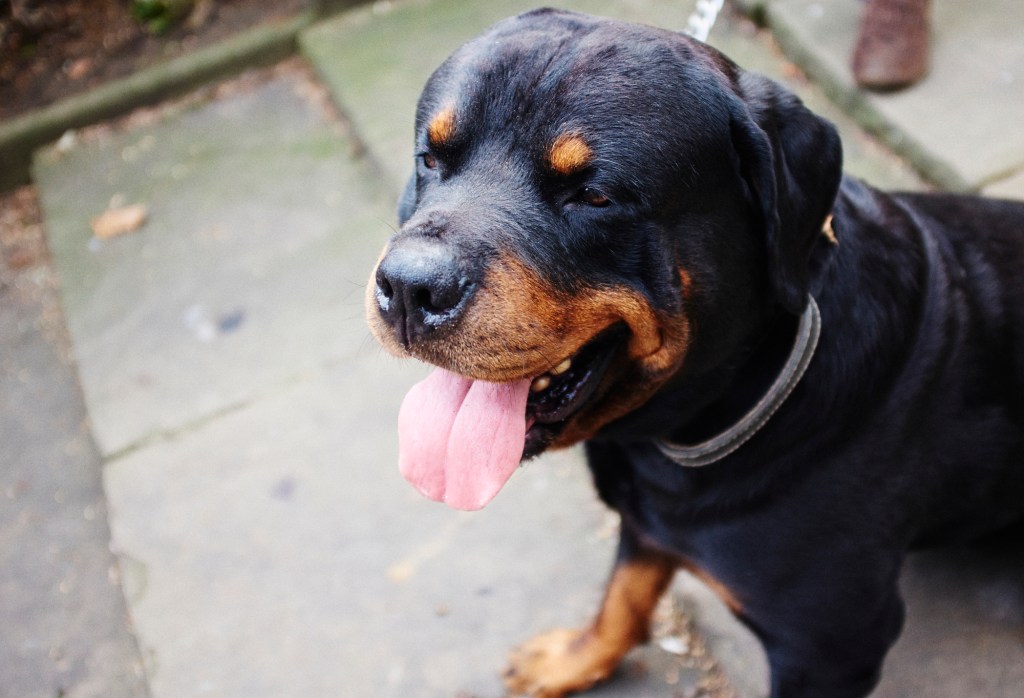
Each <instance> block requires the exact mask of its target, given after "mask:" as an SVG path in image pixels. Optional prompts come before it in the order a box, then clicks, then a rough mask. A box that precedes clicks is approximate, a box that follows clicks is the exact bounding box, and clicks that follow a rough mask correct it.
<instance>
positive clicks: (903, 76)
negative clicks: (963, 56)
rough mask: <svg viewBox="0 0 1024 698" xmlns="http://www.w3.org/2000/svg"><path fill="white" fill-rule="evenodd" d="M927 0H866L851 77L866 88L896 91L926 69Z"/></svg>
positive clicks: (909, 83)
mask: <svg viewBox="0 0 1024 698" xmlns="http://www.w3.org/2000/svg"><path fill="white" fill-rule="evenodd" d="M928 4H929V0H867V7H865V8H864V16H863V17H862V18H861V23H860V34H859V35H858V36H857V46H856V47H855V48H854V51H853V76H854V78H855V79H856V80H857V84H858V85H860V86H861V87H864V88H866V89H869V90H898V89H900V88H903V87H907V86H908V85H912V84H913V83H915V82H917V81H918V80H920V79H921V78H922V77H924V74H925V73H926V72H928V33H929V29H928Z"/></svg>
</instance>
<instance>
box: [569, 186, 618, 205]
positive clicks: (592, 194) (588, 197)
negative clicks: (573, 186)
mask: <svg viewBox="0 0 1024 698" xmlns="http://www.w3.org/2000/svg"><path fill="white" fill-rule="evenodd" d="M576 198H577V199H578V200H579V201H580V203H584V204H586V205H587V206H594V207H596V208H601V207H603V206H607V205H608V204H610V203H611V199H609V198H608V197H607V196H605V195H604V194H603V193H601V192H600V191H599V190H597V189H594V188H593V187H583V188H582V189H580V191H579V193H578V194H577V195H576Z"/></svg>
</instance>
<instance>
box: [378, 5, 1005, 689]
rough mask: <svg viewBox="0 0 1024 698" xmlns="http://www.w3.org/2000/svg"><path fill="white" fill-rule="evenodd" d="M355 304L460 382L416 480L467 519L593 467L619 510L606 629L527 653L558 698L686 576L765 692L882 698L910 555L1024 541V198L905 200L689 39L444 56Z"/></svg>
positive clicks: (554, 41)
mask: <svg viewBox="0 0 1024 698" xmlns="http://www.w3.org/2000/svg"><path fill="white" fill-rule="evenodd" d="M416 123H417V126H416V152H417V156H416V162H417V164H416V174H415V176H414V177H413V179H412V180H411V181H410V183H409V186H408V188H407V190H406V192H405V195H404V196H403V199H402V202H401V205H400V218H401V222H402V227H401V230H399V232H398V233H397V234H395V235H394V237H392V239H391V240H390V241H389V242H388V244H387V247H386V249H385V251H384V254H383V256H382V257H381V260H380V262H379V264H378V266H377V268H376V269H375V271H374V273H373V275H372V277H371V280H370V289H369V292H368V295H367V302H368V313H369V320H370V326H371V328H372V330H373V332H374V334H375V336H376V337H377V338H378V339H379V340H380V342H381V343H382V344H383V345H384V346H385V347H386V348H387V349H388V350H390V351H391V352H393V353H395V354H397V355H400V356H413V357H416V358H418V359H421V360H424V361H427V362H429V363H431V364H435V365H437V366H438V367H440V368H439V369H438V370H437V371H435V373H434V374H432V375H431V377H430V378H428V379H427V380H426V381H424V382H423V383H421V384H419V385H418V386H416V387H415V388H414V389H413V390H412V391H411V392H410V394H409V396H408V397H407V398H406V400H405V402H404V404H403V407H402V411H401V414H400V416H399V429H400V440H401V444H400V446H401V449H400V450H401V463H400V466H401V469H402V471H403V473H404V474H405V475H406V477H407V478H408V479H409V480H410V481H412V482H413V483H414V484H415V485H416V486H417V487H419V488H420V490H421V491H423V492H424V494H426V495H427V496H429V497H431V498H434V499H438V500H443V501H446V502H448V503H449V504H451V505H452V506H456V507H460V508H478V507H480V506H483V505H484V504H486V502H487V501H488V500H489V499H490V498H491V497H493V496H494V495H495V494H496V493H497V491H498V489H500V487H501V486H502V484H504V482H505V481H506V479H507V478H508V477H509V476H510V475H511V474H512V472H513V471H514V470H515V468H516V466H517V465H518V464H519V462H520V460H521V459H522V458H530V457H532V456H535V455H537V454H538V453H540V452H542V451H544V450H545V449H547V448H555V447H563V446H568V445H570V444H574V443H577V442H580V441H585V442H586V450H587V456H588V459H589V463H590V467H591V469H592V471H593V475H594V479H595V482H596V484H597V488H598V490H599V492H600V494H601V497H602V498H603V499H604V500H605V501H606V502H607V503H608V504H609V505H611V506H612V507H614V508H615V509H616V510H618V511H619V512H621V515H622V534H621V542H620V548H619V555H618V560H617V564H616V566H615V569H614V571H613V573H612V576H611V580H610V583H609V586H608V590H607V594H606V597H605V600H604V604H603V606H602V608H601V610H600V612H599V613H598V615H597V618H596V620H595V621H594V622H593V623H592V624H591V625H590V626H588V627H587V628H585V629H584V630H581V631H577V632H568V631H562V632H554V633H551V634H548V635H544V636H542V637H540V638H538V639H536V640H534V641H532V642H531V643H528V644H527V645H525V646H524V647H522V648H521V649H519V650H518V651H516V652H515V653H514V654H513V659H512V663H513V666H512V668H511V669H510V670H509V673H508V678H507V680H508V683H509V685H510V686H511V688H512V689H513V690H516V691H522V692H529V693H534V694H537V695H543V696H559V695H562V694H564V693H566V692H569V691H573V690H579V689H583V688H585V687H587V686H589V685H591V684H592V683H594V682H595V681H598V680H600V679H602V678H604V677H606V676H608V675H609V674H610V673H611V672H612V671H613V670H614V668H615V666H616V664H617V663H618V661H619V660H620V659H621V658H622V656H623V655H624V654H625V653H626V652H627V651H628V650H629V649H630V648H631V647H632V646H634V645H635V644H637V643H639V642H641V641H643V640H644V639H645V637H646V633H647V631H648V621H649V617H650V615H651V611H652V609H653V607H654V605H655V602H656V600H657V599H658V597H659V595H661V593H662V592H663V591H664V589H665V588H666V585H667V584H668V583H669V580H670V579H671V577H672V575H673V572H674V571H675V570H676V569H677V568H678V567H686V568H688V569H690V570H692V571H694V572H695V573H696V574H698V575H699V576H701V577H702V578H703V579H705V580H706V581H708V583H709V584H710V585H711V586H712V588H714V589H715V590H716V591H717V592H718V593H719V594H720V595H721V596H723V597H724V599H725V600H726V602H727V603H728V604H729V606H730V607H731V608H732V609H733V611H734V612H735V613H736V614H737V615H738V616H739V617H740V618H741V619H742V620H743V621H744V622H745V623H747V624H748V625H749V626H750V627H751V628H752V629H753V631H754V632H755V633H756V634H757V635H758V636H759V637H760V639H761V640H762V641H763V643H764V646H765V648H766V650H767V653H768V658H769V661H770V665H771V672H772V695H773V696H783V697H786V698H790V697H793V696H822V697H827V698H840V697H842V696H863V695H865V694H867V693H868V692H869V691H870V690H871V688H872V686H874V685H875V683H876V680H877V679H878V676H879V669H880V666H881V664H882V660H883V658H884V656H885V654H886V651H887V649H888V648H889V646H890V645H891V644H892V643H893V641H894V640H895V638H896V636H897V635H898V633H899V631H900V626H901V622H902V617H903V610H902V603H901V600H900V597H899V593H898V589H897V575H898V573H899V570H900V566H901V563H902V561H903V559H904V555H905V553H906V551H907V550H908V549H910V548H912V547H914V546H918V545H924V544H930V543H934V542H941V541H947V540H962V539H966V538H970V537H972V536H976V535H980V534H983V533H985V532H988V531H991V530H994V529H998V528H1000V527H1004V526H1008V525H1010V524H1013V523H1014V522H1016V521H1019V520H1020V519H1021V518H1022V517H1024V205H1022V204H1017V203H1009V202H997V201H986V200H981V199H976V198H966V197H956V196H938V195H937V196H928V195H911V194H900V195H889V194H883V193H880V192H878V191H875V190H873V189H871V188H869V187H868V186H866V185H864V184H862V183H860V182H858V181H856V180H854V179H851V178H848V177H843V176H842V174H841V152H840V143H839V140H838V137H837V136H836V132H835V130H834V129H833V127H832V126H831V125H830V124H829V123H827V122H826V121H824V120H822V119H820V118H818V117H817V116H815V115H814V114H812V113H811V112H809V111H808V110H807V109H805V108H804V107H803V105H802V104H801V103H800V101H799V100H798V99H796V98H795V97H794V96H793V95H791V94H789V93H788V92H786V91H785V90H784V89H782V88H780V87H779V86H778V85H776V84H774V83H772V82H771V81H769V80H767V79H765V78H763V77H760V76H757V75H753V74H751V73H747V72H744V71H743V70H741V69H740V68H738V67H737V66H736V65H734V64H733V63H732V62H730V61H729V60H728V59H726V58H725V57H723V56H722V55H720V54H719V53H717V52H716V51H714V50H712V49H710V48H708V47H707V46H705V45H703V44H701V43H699V42H696V41H694V40H691V39H689V38H686V37H684V36H682V35H679V34H674V33H671V32H667V31H662V30H658V29H653V28H649V27H642V26H635V25H628V24H623V23H618V22H613V21H609V20H604V19H598V18H593V17H588V16H584V15H578V14H572V13H567V12H558V11H550V10H541V11H537V12H532V13H529V14H525V15H522V16H520V17H516V18H513V19H510V20H506V21H504V22H501V23H499V24H497V25H496V26H494V27H493V28H492V29H490V30H489V31H488V32H487V33H486V34H484V35H483V36H482V37H480V38H478V39H476V40H474V41H472V42H470V43H469V44H467V45H465V46H464V47H462V48H461V49H459V50H458V51H457V52H456V53H455V54H454V55H453V56H452V57H450V58H449V59H448V60H447V61H446V62H445V63H444V64H443V65H442V66H441V67H440V68H439V69H438V70H437V72H436V73H435V74H434V75H433V77H431V79H430V81H429V83H428V84H427V86H426V89H425V91H424V93H423V96H422V98H421V100H420V103H419V109H418V112H417V122H416Z"/></svg>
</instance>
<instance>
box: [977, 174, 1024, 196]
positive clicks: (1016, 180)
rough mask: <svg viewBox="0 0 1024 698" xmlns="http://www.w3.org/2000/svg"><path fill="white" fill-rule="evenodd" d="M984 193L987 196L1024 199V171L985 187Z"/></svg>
mask: <svg viewBox="0 0 1024 698" xmlns="http://www.w3.org/2000/svg"><path fill="white" fill-rule="evenodd" d="M983 193H984V194H985V195H986V196H995V197H1000V198H1003V199H1017V200H1019V201H1024V172H1019V173H1017V174H1015V175H1014V176H1012V177H1007V178H1006V179H1001V180H999V181H998V182H994V183H993V184H990V185H989V186H987V187H985V189H984V190H983Z"/></svg>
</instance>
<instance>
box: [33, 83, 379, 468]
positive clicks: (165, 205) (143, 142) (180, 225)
mask: <svg viewBox="0 0 1024 698" xmlns="http://www.w3.org/2000/svg"><path fill="white" fill-rule="evenodd" d="M302 88H303V85H302V84H299V83H294V82H291V81H287V80H276V81H273V82H271V83H269V84H267V85H266V86H265V87H264V88H262V89H259V90H256V91H253V92H251V93H249V94H244V95H241V96H238V97H237V98H234V99H227V100H218V101H214V102H211V103H209V104H206V105H203V106H201V107H198V108H192V109H188V110H185V111H184V112H182V113H180V114H177V115H176V116H175V118H171V119H166V120H164V121H161V122H159V123H155V124H152V125H148V126H144V127H141V128H137V129H131V130H128V131H125V132H112V133H109V134H106V135H103V136H101V137H98V138H96V139H93V142H90V143H83V144H81V145H80V146H79V147H72V148H70V149H69V150H66V151H65V150H62V149H59V148H57V147H54V148H51V149H49V150H47V151H45V152H43V153H42V154H41V155H40V156H39V157H38V158H37V160H36V164H35V176H36V181H37V182H38V184H39V188H40V191H41V196H42V203H43V207H44V210H45V214H46V221H47V228H48V231H49V241H50V246H51V249H52V250H53V254H54V258H55V262H56V265H57V267H58V270H59V272H60V276H61V283H62V294H63V299H64V308H65V311H66V314H67V319H68V327H69V329H70V332H71V336H72V339H73V342H74V351H75V355H76V357H77V360H78V363H79V367H80V375H81V380H82V385H83V389H84V391H85V394H86V399H87V401H88V403H89V414H90V417H91V420H92V427H93V431H94V434H95V436H96V439H97V441H98V443H99V446H100V449H101V452H102V453H103V454H104V455H107V456H109V455H111V454H114V453H117V452H120V451H123V450H124V449H126V448H129V447H132V446H133V445H138V444H139V443H142V442H144V441H146V440H147V439H151V438H154V437H155V436H157V435H158V434H161V433H168V432H173V431H174V430H176V429H180V428H182V427H183V426H184V425H187V424H191V423H194V422H197V421H201V420H203V419H205V418H208V417H210V416H212V415H215V414H218V413H219V412H221V411H223V410H225V409H230V408H231V407H234V406H237V405H240V404H244V403H245V402H247V401H249V400H252V399H254V398H255V397H256V396H258V395H260V394H261V393H262V392H263V391H266V390H268V389H271V388H272V387H273V386H276V385H279V384H281V383H284V382H287V381H290V380H294V379H296V377H298V376H301V375H302V374H303V372H305V371H308V370H309V369H310V368H311V367H316V366H319V365H320V364H321V363H322V362H323V361H329V360H341V359H343V358H345V357H348V356H351V355H353V354H354V353H356V352H358V351H359V349H360V347H363V346H365V343H366V342H367V339H368V337H369V333H368V332H366V331H364V332H362V333H358V334H344V333H339V332H338V329H337V328H338V325H339V323H340V322H341V321H342V320H344V319H345V318H346V317H358V316H361V313H362V289H363V285H364V283H365V276H366V274H367V269H369V268H370V266H371V264H372V262H373V260H374V259H375V257H376V254H377V253H378V246H379V244H380V241H381V240H382V239H384V237H385V236H386V234H387V232H388V231H389V222H390V221H391V219H392V217H393V215H392V213H391V208H392V206H391V204H390V202H385V201H384V199H383V198H382V197H380V196H378V194H377V192H378V191H379V190H378V189H377V188H375V187H374V186H373V183H372V182H367V181H366V179H365V177H364V175H363V173H361V172H360V171H359V170H358V169H356V168H353V167H352V166H346V165H347V162H348V160H349V159H350V155H351V151H352V144H351V142H350V141H349V140H348V139H347V138H346V137H345V135H344V134H343V133H341V132H340V131H338V130H337V129H336V128H335V127H333V126H331V125H330V124H329V123H328V122H327V121H326V120H325V117H324V115H323V114H321V113H319V112H318V110H317V108H316V107H315V106H313V104H312V103H311V102H309V101H307V100H306V99H304V98H303V97H302V96H301V95H300V94H297V92H296V91H297V90H300V89H302ZM138 203H141V204H144V205H146V206H147V207H148V211H149V213H148V218H147V220H146V222H145V223H144V225H143V226H142V228H141V229H140V230H139V231H138V232H135V233H133V234H131V235H126V236H123V237H119V238H115V239H111V240H107V241H104V242H101V241H99V240H97V239H96V238H94V236H93V235H92V233H91V231H90V227H89V221H90V217H92V216H96V215H98V214H100V213H102V212H103V211H104V210H106V209H107V208H108V206H111V205H113V206H114V207H117V206H123V205H125V204H138Z"/></svg>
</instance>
